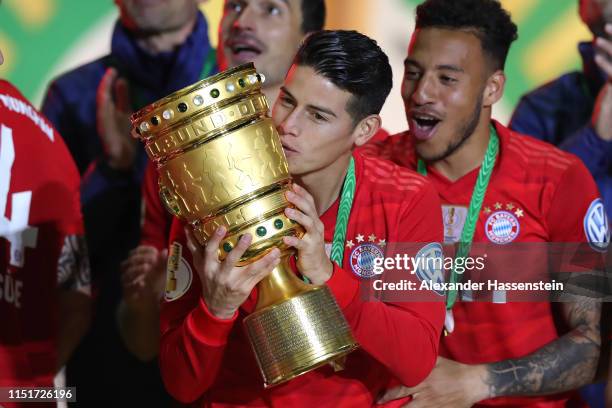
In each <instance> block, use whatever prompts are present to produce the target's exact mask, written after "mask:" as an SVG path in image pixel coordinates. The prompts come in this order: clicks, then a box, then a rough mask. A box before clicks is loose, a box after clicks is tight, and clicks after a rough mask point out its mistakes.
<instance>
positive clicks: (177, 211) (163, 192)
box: [159, 180, 181, 217]
mask: <svg viewBox="0 0 612 408" xmlns="http://www.w3.org/2000/svg"><path fill="white" fill-rule="evenodd" d="M159 198H160V199H161V202H162V203H163V204H164V207H166V211H168V212H169V213H170V214H172V215H174V216H175V217H180V216H181V208H180V207H179V205H178V202H177V200H176V195H174V194H172V192H171V191H170V190H168V188H167V187H166V186H164V185H163V184H162V183H161V180H160V183H159Z"/></svg>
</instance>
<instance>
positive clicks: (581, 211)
mask: <svg viewBox="0 0 612 408" xmlns="http://www.w3.org/2000/svg"><path fill="white" fill-rule="evenodd" d="M493 124H494V126H495V128H496V130H497V133H498V135H499V141H500V146H499V154H498V157H497V160H496V163H495V168H494V169H493V173H492V175H491V180H490V182H489V185H488V188H487V191H486V195H485V197H484V201H483V204H482V208H481V212H480V215H479V218H478V221H477V224H476V231H475V233H474V240H473V242H474V243H477V242H488V243H492V244H499V245H503V244H507V243H510V242H572V243H578V242H586V241H591V242H595V243H597V242H596V241H602V239H601V238H602V237H603V236H604V235H605V233H604V234H603V235H602V234H597V233H593V232H592V231H588V228H586V227H585V225H586V221H587V218H588V217H590V216H593V215H594V214H593V213H592V211H593V208H595V207H597V208H599V207H598V205H599V204H600V203H601V200H600V199H599V193H598V191H597V187H596V185H595V182H594V181H593V179H592V177H591V176H590V174H589V172H588V170H587V169H586V168H585V167H584V165H583V164H582V162H581V161H580V160H579V159H578V158H577V157H575V156H573V155H571V154H568V153H565V152H563V151H561V150H559V149H557V148H555V147H553V146H552V145H549V144H547V143H544V142H541V141H539V140H536V139H533V138H531V137H527V136H524V135H520V134H517V133H515V132H512V131H510V130H509V129H507V128H505V127H504V126H502V125H501V124H499V123H498V122H495V121H493ZM362 153H363V154H367V155H375V156H380V157H383V158H386V159H390V160H392V161H393V162H395V163H397V164H400V165H402V166H405V167H408V168H411V169H416V165H417V157H416V153H415V148H414V144H413V139H412V137H411V136H410V134H409V133H408V132H405V133H402V134H400V135H397V136H391V137H390V138H388V139H387V140H386V141H385V142H383V143H374V144H371V145H367V146H365V147H364V148H363V149H362ZM479 170H480V168H477V169H474V170H473V171H471V172H470V173H468V174H466V175H465V176H463V177H461V178H460V179H458V180H457V181H455V182H452V181H450V180H448V179H446V178H445V177H444V176H442V175H441V174H440V173H438V172H437V171H436V170H435V169H434V168H432V167H428V168H427V177H428V178H429V179H430V180H431V181H432V182H433V184H434V186H435V187H436V189H437V190H438V192H439V194H440V199H441V201H442V206H443V213H444V214H445V215H448V214H449V211H454V214H456V215H458V217H459V218H461V217H462V216H463V221H464V220H465V215H466V214H467V208H468V207H469V203H470V199H471V196H472V191H473V189H474V185H475V183H476V179H477V177H478V172H479ZM601 210H602V211H603V205H602V206H601ZM599 215H601V214H599ZM445 219H446V217H445ZM446 227H448V223H447V222H445V240H446V241H447V242H448V241H451V242H452V241H455V242H456V241H458V240H459V237H460V235H461V229H462V225H461V228H457V229H455V230H454V231H449V228H446ZM447 231H449V232H447ZM599 232H600V231H599ZM598 237H599V238H598ZM605 239H606V238H605V237H604V238H603V240H604V241H605ZM607 240H608V241H609V235H608V237H607ZM500 295H501V296H500V297H499V298H498V299H492V300H494V302H495V303H493V302H469V301H465V300H466V299H465V297H464V299H463V300H462V301H461V300H460V301H458V302H457V303H456V304H455V306H454V307H453V315H454V320H455V330H454V332H453V333H452V334H450V335H449V336H446V337H443V338H442V344H441V347H440V352H441V355H443V356H445V357H448V358H451V359H453V360H455V361H459V362H462V363H467V364H479V363H489V362H496V361H501V360H505V359H512V358H517V357H522V356H525V355H528V354H530V353H532V352H534V351H536V350H537V349H539V348H541V347H543V346H544V345H546V344H548V343H549V342H551V341H553V340H555V339H557V338H558V337H559V336H560V335H562V334H563V333H559V332H558V330H557V329H556V327H555V324H554V321H553V309H552V308H553V305H552V304H551V303H548V302H529V303H527V302H523V303H505V302H504V300H503V299H504V294H503V293H502V294H500ZM574 397H575V395H574V394H573V393H564V394H559V395H551V396H544V397H532V398H529V397H525V398H522V397H521V398H518V397H517V398H496V399H493V400H488V401H483V402H481V403H480V404H478V405H481V406H506V407H527V406H528V407H564V406H566V405H565V403H566V402H567V401H568V399H570V398H574Z"/></svg>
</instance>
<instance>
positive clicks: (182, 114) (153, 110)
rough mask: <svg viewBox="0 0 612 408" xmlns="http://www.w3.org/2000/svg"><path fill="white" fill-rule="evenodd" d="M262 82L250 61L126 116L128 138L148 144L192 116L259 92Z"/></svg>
mask: <svg viewBox="0 0 612 408" xmlns="http://www.w3.org/2000/svg"><path fill="white" fill-rule="evenodd" d="M264 81H265V77H264V76H263V75H262V74H259V73H257V72H256V71H255V66H254V65H253V63H252V62H249V63H247V64H243V65H239V66H237V67H235V68H231V69H228V70H226V71H223V72H221V73H219V74H216V75H213V76H211V77H208V78H206V79H203V80H201V81H198V82H196V83H195V84H193V85H189V86H187V87H185V88H183V89H180V90H178V91H176V92H174V93H172V94H170V95H169V96H166V97H165V98H162V99H160V100H158V101H156V102H153V103H151V104H149V105H147V106H145V107H144V108H142V109H141V110H139V111H137V112H135V113H134V114H133V115H132V116H131V117H130V121H131V122H132V128H133V130H132V136H134V137H136V138H141V139H143V141H148V140H149V139H151V138H153V137H155V136H156V135H157V134H159V133H161V132H164V131H165V130H166V129H167V128H171V127H174V126H176V125H180V124H181V123H182V122H184V121H185V120H189V119H190V118H193V117H194V115H203V114H210V113H212V112H215V111H216V110H219V109H222V108H223V107H224V106H227V105H230V104H233V103H235V101H236V100H237V99H240V98H243V97H245V96H246V95H248V94H253V93H260V92H261V84H262V83H263V82H264Z"/></svg>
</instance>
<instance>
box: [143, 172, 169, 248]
mask: <svg viewBox="0 0 612 408" xmlns="http://www.w3.org/2000/svg"><path fill="white" fill-rule="evenodd" d="M141 193H142V211H143V214H142V231H141V235H140V245H151V246H153V247H155V248H157V249H158V250H160V251H161V250H162V249H164V248H166V247H167V246H168V237H169V235H170V225H171V224H172V215H171V214H170V213H169V212H168V211H166V209H165V208H164V206H163V204H162V202H161V199H160V197H159V186H158V173H157V169H156V168H155V163H153V162H151V161H150V162H148V163H147V167H146V170H145V174H144V178H143V180H142V188H141Z"/></svg>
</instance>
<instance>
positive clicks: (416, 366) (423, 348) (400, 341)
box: [327, 182, 445, 386]
mask: <svg viewBox="0 0 612 408" xmlns="http://www.w3.org/2000/svg"><path fill="white" fill-rule="evenodd" d="M415 220H418V222H415ZM397 230H398V235H397V237H398V242H397V244H400V243H401V244H402V245H392V244H393V243H390V244H391V245H389V248H391V247H393V248H394V249H390V251H387V253H386V254H385V256H386V257H394V256H395V254H401V255H403V254H404V253H406V252H409V253H407V255H409V256H415V255H416V253H415V252H412V250H413V249H414V248H423V247H424V246H425V245H427V244H429V243H440V242H442V239H443V238H442V237H443V227H442V210H441V205H440V201H439V198H438V194H437V193H436V192H435V190H434V188H433V186H432V185H431V184H429V182H428V183H426V184H425V187H423V188H422V189H421V191H420V192H419V193H418V194H417V195H416V196H415V197H414V198H413V199H412V200H410V201H409V202H407V203H406V204H405V205H403V208H402V210H401V212H400V214H399V216H398V225H397ZM410 243H412V245H410ZM415 243H420V244H418V245H415ZM407 248H408V249H407ZM347 262H348V261H347V260H346V259H345V261H344V263H345V268H340V267H339V266H338V265H334V273H333V275H332V277H331V279H330V280H329V281H328V282H327V285H328V286H329V287H330V289H331V290H332V292H333V293H334V295H335V297H336V299H337V301H338V303H339V305H340V307H341V308H342V309H343V311H344V313H345V316H346V318H347V320H348V322H349V324H350V325H351V327H352V329H353V333H354V335H355V337H356V339H357V341H358V342H359V344H360V345H361V348H362V349H363V350H365V351H366V352H367V353H369V354H370V355H371V356H372V357H374V358H375V359H376V360H378V361H379V362H380V363H381V364H383V365H384V366H385V367H387V368H388V369H389V371H390V372H391V373H392V374H393V375H394V376H395V377H396V378H397V379H398V380H399V381H400V382H401V383H402V384H404V385H407V386H414V385H417V384H419V383H420V382H421V381H423V380H424V379H425V378H426V377H427V376H428V375H429V373H430V372H431V370H432V369H433V367H434V364H435V362H436V358H437V356H438V344H439V341H440V334H441V331H442V326H443V323H444V314H445V308H444V302H443V301H444V298H443V297H442V296H438V295H436V294H435V293H433V292H427V293H425V294H424V296H425V297H423V296H420V295H419V298H418V300H419V301H410V300H409V299H407V298H406V296H409V295H406V294H403V295H402V296H403V298H401V299H396V300H400V301H384V302H381V301H365V299H364V296H363V295H362V294H361V293H359V292H360V290H359V289H360V288H359V286H360V283H359V281H358V280H357V278H356V277H355V275H354V274H353V273H351V272H350V271H349V270H348V268H350V266H348V264H347ZM401 277H402V278H404V279H408V280H411V281H414V282H415V283H416V284H417V285H418V283H419V281H418V279H417V277H416V276H415V275H414V274H410V273H407V272H405V271H402V276H401ZM395 281H397V279H396V280H395ZM369 282H371V281H366V283H364V284H365V285H370V283H369ZM423 300H425V301H423Z"/></svg>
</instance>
